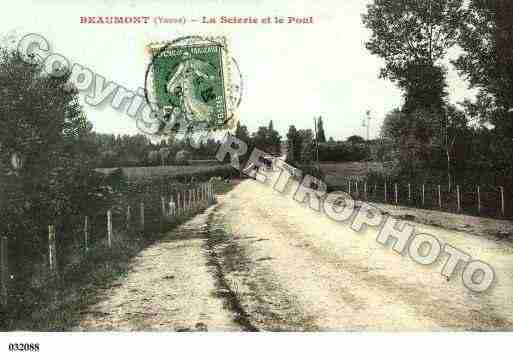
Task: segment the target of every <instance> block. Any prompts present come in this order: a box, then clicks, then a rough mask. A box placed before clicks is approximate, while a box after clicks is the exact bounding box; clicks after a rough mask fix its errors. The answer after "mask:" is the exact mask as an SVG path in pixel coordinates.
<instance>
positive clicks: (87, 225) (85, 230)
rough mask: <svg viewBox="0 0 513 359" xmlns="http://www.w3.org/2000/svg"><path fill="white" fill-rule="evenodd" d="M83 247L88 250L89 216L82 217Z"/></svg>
mask: <svg viewBox="0 0 513 359" xmlns="http://www.w3.org/2000/svg"><path fill="white" fill-rule="evenodd" d="M84 247H85V251H86V252H87V251H88V250H89V217H88V216H85V219H84Z"/></svg>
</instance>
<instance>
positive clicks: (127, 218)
mask: <svg viewBox="0 0 513 359" xmlns="http://www.w3.org/2000/svg"><path fill="white" fill-rule="evenodd" d="M130 217H131V213H130V206H127V207H126V229H127V230H129V229H130V221H131V218H130Z"/></svg>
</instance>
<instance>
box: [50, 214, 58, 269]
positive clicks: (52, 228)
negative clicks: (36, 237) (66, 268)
mask: <svg viewBox="0 0 513 359" xmlns="http://www.w3.org/2000/svg"><path fill="white" fill-rule="evenodd" d="M48 263H49V264H50V272H51V273H52V274H56V273H57V249H56V245H55V226H54V225H52V224H50V225H48Z"/></svg>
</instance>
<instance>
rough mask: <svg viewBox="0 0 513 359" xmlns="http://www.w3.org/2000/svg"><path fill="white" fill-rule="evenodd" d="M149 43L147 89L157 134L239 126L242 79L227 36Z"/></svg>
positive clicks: (182, 38) (192, 37)
mask: <svg viewBox="0 0 513 359" xmlns="http://www.w3.org/2000/svg"><path fill="white" fill-rule="evenodd" d="M148 48H149V51H150V55H151V61H150V63H149V65H148V68H147V69H146V73H145V81H144V82H145V84H144V94H145V99H146V102H147V104H148V106H149V108H150V109H151V112H152V113H153V116H152V117H153V119H154V120H155V124H156V127H157V128H154V129H153V130H152V133H151V134H152V135H170V136H174V135H176V134H183V135H186V136H187V135H190V134H192V133H197V132H214V131H219V130H229V129H233V128H234V127H235V125H236V124H237V122H238V118H237V109H238V107H239V105H240V103H241V101H242V92H243V80H242V75H241V73H240V69H239V65H238V63H237V61H236V60H235V59H234V58H233V57H232V56H230V53H229V51H228V47H227V44H226V38H224V37H215V38H207V37H202V36H185V37H181V38H177V39H175V40H173V41H169V42H163V43H153V44H150V45H148ZM146 125H147V124H146ZM140 129H141V128H140Z"/></svg>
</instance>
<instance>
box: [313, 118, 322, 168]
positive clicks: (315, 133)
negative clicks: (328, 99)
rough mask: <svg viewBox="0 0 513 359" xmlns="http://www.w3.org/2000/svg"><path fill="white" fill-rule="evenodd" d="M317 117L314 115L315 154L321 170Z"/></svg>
mask: <svg viewBox="0 0 513 359" xmlns="http://www.w3.org/2000/svg"><path fill="white" fill-rule="evenodd" d="M317 124H318V122H317V117H314V136H315V152H316V154H315V156H316V160H317V161H316V162H317V169H318V170H320V168H321V166H320V164H319V134H318V133H317Z"/></svg>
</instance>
